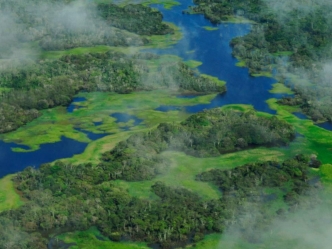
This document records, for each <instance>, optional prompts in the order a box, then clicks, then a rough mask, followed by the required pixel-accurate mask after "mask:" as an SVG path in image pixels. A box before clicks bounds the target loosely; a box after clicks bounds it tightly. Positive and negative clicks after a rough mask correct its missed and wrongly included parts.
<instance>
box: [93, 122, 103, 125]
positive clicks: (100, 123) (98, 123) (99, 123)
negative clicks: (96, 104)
mask: <svg viewBox="0 0 332 249" xmlns="http://www.w3.org/2000/svg"><path fill="white" fill-rule="evenodd" d="M93 124H94V125H95V126H99V125H102V124H103V122H101V121H100V122H93Z"/></svg>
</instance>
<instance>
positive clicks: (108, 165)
mask: <svg viewBox="0 0 332 249" xmlns="http://www.w3.org/2000/svg"><path fill="white" fill-rule="evenodd" d="M230 127H233V129H230ZM294 135H295V134H294V130H293V128H292V127H291V126H290V125H289V124H287V123H286V122H284V121H281V120H278V119H277V118H275V117H272V118H267V117H259V116H257V115H256V114H255V113H253V112H251V111H249V112H245V113H242V112H238V111H222V110H220V109H213V110H210V111H205V112H202V113H198V114H194V115H192V116H190V117H189V118H188V119H187V120H185V121H184V122H182V123H181V124H179V125H174V124H167V123H165V124H161V125H159V126H158V127H157V128H155V129H152V130H151V131H148V132H146V133H138V134H135V135H132V136H131V137H130V138H129V139H127V140H126V141H123V142H120V143H119V144H118V145H116V146H115V147H114V149H113V150H111V151H110V152H107V153H105V154H104V155H103V156H102V162H101V163H100V164H98V165H95V166H94V165H91V164H80V165H71V164H66V163H61V162H56V163H55V164H45V165H42V166H41V167H40V169H34V168H32V167H29V168H27V169H25V170H24V171H23V172H19V173H18V174H17V175H16V176H15V178H14V181H15V186H16V189H17V190H18V191H19V192H20V193H21V195H22V197H24V199H26V200H27V202H26V203H25V204H23V205H22V206H20V207H18V208H17V209H14V210H10V211H5V212H2V213H1V214H0V219H1V224H2V226H4V227H6V229H3V230H6V234H4V236H2V241H3V242H4V243H1V244H2V245H5V241H6V242H7V243H9V241H10V242H11V243H13V247H12V248H46V245H47V243H46V241H47V236H48V235H49V234H50V232H51V231H52V233H63V232H64V231H75V230H84V229H88V228H89V227H91V226H95V227H97V228H98V229H99V230H100V231H101V233H102V234H103V235H104V236H106V237H107V238H109V239H111V240H114V241H119V240H121V239H122V238H123V237H126V238H128V239H130V240H137V241H142V242H146V243H149V244H152V243H157V244H159V245H160V246H161V247H162V248H169V247H170V246H171V247H173V246H176V245H182V244H185V243H187V241H188V239H189V238H190V237H193V239H194V240H195V241H199V240H201V239H202V238H203V237H204V234H206V233H209V232H213V231H215V232H222V231H223V229H224V227H225V225H226V224H227V223H228V222H231V220H232V219H233V218H234V215H235V214H236V213H237V212H240V210H241V203H242V202H244V201H245V200H249V201H253V202H256V201H258V200H259V201H260V202H263V203H265V202H266V203H269V202H270V201H271V202H272V201H275V200H277V199H278V198H279V197H278V198H277V196H276V197H275V198H271V200H270V199H269V197H268V196H266V195H264V194H260V193H259V192H257V193H256V192H255V191H257V189H258V188H274V189H275V190H276V191H283V195H282V196H281V197H280V198H283V200H284V201H285V202H286V203H287V205H295V203H296V202H297V201H296V200H297V199H296V198H297V196H298V195H301V194H302V193H305V192H306V190H307V189H308V183H307V179H308V175H307V172H308V169H309V167H319V162H318V161H317V162H316V161H314V159H310V158H309V157H305V156H302V155H299V156H297V157H295V158H293V159H290V160H286V161H284V162H283V163H280V162H270V161H267V162H263V163H258V164H256V163H252V164H247V165H243V166H240V167H238V168H235V169H232V170H221V171H220V170H216V171H213V170H212V171H208V172H203V173H201V174H199V175H197V180H198V181H211V182H213V183H214V184H220V188H221V189H222V191H223V195H222V198H220V199H217V200H209V201H205V200H203V199H202V198H201V197H200V196H199V195H197V194H195V193H193V192H192V191H189V190H187V189H184V188H176V187H172V186H167V185H165V184H164V183H162V182H156V183H155V184H154V185H153V186H152V189H151V190H152V192H153V193H154V194H155V195H156V196H157V197H158V198H156V199H155V200H149V199H139V198H135V197H132V196H130V195H129V194H128V192H127V191H125V190H124V189H122V188H119V187H117V186H116V185H114V184H113V183H112V181H114V180H115V179H126V180H129V181H133V180H141V181H142V180H149V179H151V178H153V177H154V176H155V175H158V174H162V172H163V171H165V170H167V168H168V167H170V166H169V162H168V161H169V160H168V159H167V158H165V157H163V154H162V152H163V151H166V150H177V151H178V150H180V151H184V152H185V153H187V154H192V155H195V156H199V157H206V156H217V155H219V154H220V153H227V152H230V151H233V150H243V149H248V148H249V146H250V147H251V148H252V147H253V146H262V145H265V146H276V145H286V144H288V143H289V142H290V141H291V140H292V139H294V137H295V136H294ZM211 137H213V139H214V140H211V139H210V138H211ZM220 163H221V164H222V162H220ZM286 183H287V185H285V184H286ZM290 183H291V184H290ZM286 186H287V187H286ZM281 187H282V188H281ZM280 189H283V190H280ZM226 193H227V194H226ZM254 193H256V194H254ZM267 199H268V200H269V201H267ZM278 201H280V200H279V199H278ZM281 212H282V211H281V210H279V209H278V210H276V213H274V214H273V215H277V214H278V213H281ZM232 217H233V218H232ZM9 224H11V225H9ZM11 229H13V230H18V231H20V232H19V233H20V234H21V238H22V239H20V240H18V241H13V239H12V238H11V237H10V234H11ZM248 236H249V235H248ZM3 248H5V247H3Z"/></svg>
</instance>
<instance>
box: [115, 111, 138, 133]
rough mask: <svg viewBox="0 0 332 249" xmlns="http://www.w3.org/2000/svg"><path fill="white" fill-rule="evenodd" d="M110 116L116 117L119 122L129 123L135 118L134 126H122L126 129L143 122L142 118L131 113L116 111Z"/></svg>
mask: <svg viewBox="0 0 332 249" xmlns="http://www.w3.org/2000/svg"><path fill="white" fill-rule="evenodd" d="M110 116H111V117H113V118H116V121H115V122H117V123H127V122H129V121H130V120H134V123H133V125H132V126H123V127H121V129H123V130H126V131H128V130H130V128H131V127H133V126H136V125H139V124H140V123H142V122H143V120H142V119H139V118H137V117H136V116H134V115H130V114H127V113H121V112H116V113H113V114H111V115H110Z"/></svg>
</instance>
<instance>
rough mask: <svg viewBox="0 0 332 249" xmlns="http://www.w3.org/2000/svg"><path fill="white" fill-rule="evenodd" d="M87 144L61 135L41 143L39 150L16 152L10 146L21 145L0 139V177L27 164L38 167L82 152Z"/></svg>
mask: <svg viewBox="0 0 332 249" xmlns="http://www.w3.org/2000/svg"><path fill="white" fill-rule="evenodd" d="M87 145H88V144H87V143H81V142H78V141H75V140H73V139H70V138H66V137H61V141H60V142H56V143H49V144H42V145H41V146H40V149H39V150H36V151H32V152H22V153H17V152H13V151H12V150H11V148H15V147H21V146H18V145H16V144H14V143H5V142H3V141H0V177H3V176H5V175H7V174H11V173H15V172H18V171H21V170H23V169H24V168H25V167H27V166H35V167H38V166H40V165H41V164H43V163H47V162H52V161H54V160H56V159H59V158H66V157H72V156H73V155H75V154H80V153H82V152H83V151H84V149H85V148H86V146H87ZM24 149H26V148H24Z"/></svg>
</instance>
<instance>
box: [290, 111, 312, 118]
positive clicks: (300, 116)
mask: <svg viewBox="0 0 332 249" xmlns="http://www.w3.org/2000/svg"><path fill="white" fill-rule="evenodd" d="M293 115H294V116H296V117H298V118H299V119H308V117H307V116H306V115H304V114H303V113H301V112H293Z"/></svg>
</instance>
